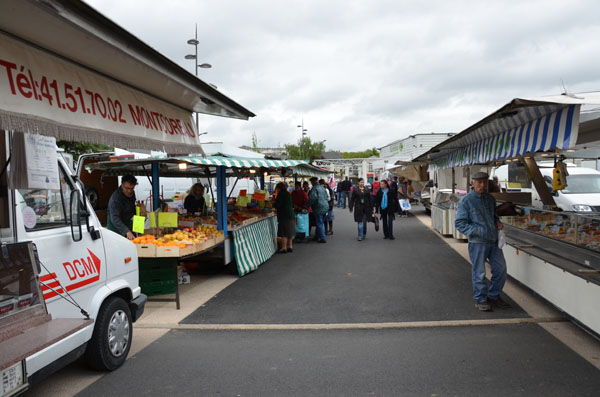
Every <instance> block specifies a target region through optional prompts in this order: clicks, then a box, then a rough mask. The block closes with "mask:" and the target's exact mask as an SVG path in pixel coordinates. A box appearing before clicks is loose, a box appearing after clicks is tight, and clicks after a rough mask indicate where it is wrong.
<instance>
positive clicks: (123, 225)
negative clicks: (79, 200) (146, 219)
mask: <svg viewBox="0 0 600 397" xmlns="http://www.w3.org/2000/svg"><path fill="white" fill-rule="evenodd" d="M135 185H137V179H136V178H135V177H134V176H133V175H125V176H123V178H122V179H121V186H119V188H118V189H117V190H115V191H114V193H113V194H112V195H111V196H110V200H109V201H108V211H107V212H108V213H107V224H106V228H107V229H108V230H111V231H113V232H115V233H119V234H120V235H121V236H124V237H127V238H128V239H129V240H133V239H134V238H135V236H134V235H133V232H132V231H131V230H132V229H133V216H134V215H135V191H134V189H135ZM140 216H146V208H145V207H144V206H143V205H142V206H141V207H140Z"/></svg>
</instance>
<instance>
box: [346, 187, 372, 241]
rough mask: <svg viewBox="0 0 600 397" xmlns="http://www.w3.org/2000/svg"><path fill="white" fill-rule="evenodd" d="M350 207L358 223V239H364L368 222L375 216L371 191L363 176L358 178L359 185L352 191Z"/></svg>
mask: <svg viewBox="0 0 600 397" xmlns="http://www.w3.org/2000/svg"><path fill="white" fill-rule="evenodd" d="M349 208H350V213H352V212H354V221H355V222H357V223H358V241H362V240H364V239H365V238H366V236H367V222H369V221H371V219H372V218H373V201H372V200H371V192H369V189H367V187H366V186H365V180H364V179H363V178H360V179H359V180H358V187H357V188H356V189H354V191H353V192H352V197H351V198H350V204H349Z"/></svg>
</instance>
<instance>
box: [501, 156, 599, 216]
mask: <svg viewBox="0 0 600 397" xmlns="http://www.w3.org/2000/svg"><path fill="white" fill-rule="evenodd" d="M539 166H540V168H539V169H540V172H541V174H542V176H543V177H544V182H546V185H547V186H548V188H549V189H550V191H551V192H552V195H553V197H554V202H555V203H556V205H557V206H558V207H559V208H560V209H561V210H563V211H570V212H577V213H581V214H597V213H600V171H597V170H595V169H593V168H584V167H577V166H575V165H571V164H568V167H567V171H568V173H569V175H568V176H567V185H568V186H567V187H566V188H565V189H563V190H556V191H554V190H552V175H553V174H552V172H553V167H552V166H551V165H544V164H540V165H539ZM492 174H493V175H496V176H498V181H499V183H500V187H501V188H502V189H506V190H507V191H522V192H527V191H531V206H532V207H534V208H543V203H542V200H541V198H540V195H539V193H538V191H537V190H536V188H535V186H533V184H531V187H530V188H521V187H514V186H511V184H510V180H509V175H508V166H506V165H503V166H500V167H498V168H497V169H496V170H494V171H493V172H492Z"/></svg>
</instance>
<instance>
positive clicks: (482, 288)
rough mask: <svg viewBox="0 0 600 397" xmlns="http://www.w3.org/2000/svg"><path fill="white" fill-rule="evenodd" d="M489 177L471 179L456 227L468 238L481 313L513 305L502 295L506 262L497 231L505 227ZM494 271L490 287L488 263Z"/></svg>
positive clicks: (474, 289) (480, 173) (475, 176)
mask: <svg viewBox="0 0 600 397" xmlns="http://www.w3.org/2000/svg"><path fill="white" fill-rule="evenodd" d="M488 178H489V176H488V174H486V173H485V172H477V173H475V174H474V175H473V177H472V180H471V186H472V187H473V190H471V191H470V192H469V193H468V194H467V195H466V196H464V197H463V198H462V199H461V200H460V202H459V203H458V211H457V213H456V220H455V222H454V225H455V227H456V229H458V231H460V232H461V233H463V234H465V235H467V236H469V258H470V259H471V265H472V267H471V279H472V281H473V293H474V297H475V306H476V307H477V308H478V309H479V310H481V311H491V310H492V307H493V306H496V307H500V308H504V307H510V305H509V304H508V303H507V302H506V301H504V300H503V299H502V297H501V296H500V293H501V292H502V288H503V287H504V283H505V282H506V261H505V259H504V254H503V253H502V249H500V248H499V247H498V231H499V230H502V228H503V226H502V223H501V222H500V220H499V219H498V217H497V216H496V213H495V210H496V199H495V198H494V197H493V196H492V195H491V194H489V193H488V192H487V187H488ZM486 260H488V261H489V263H490V266H491V270H492V279H491V282H490V287H489V288H488V284H487V281H486V279H485V261H486Z"/></svg>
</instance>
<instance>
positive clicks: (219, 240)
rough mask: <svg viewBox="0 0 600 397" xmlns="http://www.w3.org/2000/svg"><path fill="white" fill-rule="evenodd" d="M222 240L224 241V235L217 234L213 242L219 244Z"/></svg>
mask: <svg viewBox="0 0 600 397" xmlns="http://www.w3.org/2000/svg"><path fill="white" fill-rule="evenodd" d="M223 241H225V236H224V235H222V234H221V235H218V236H217V237H215V244H221V243H222V242H223Z"/></svg>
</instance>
